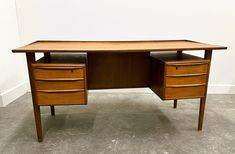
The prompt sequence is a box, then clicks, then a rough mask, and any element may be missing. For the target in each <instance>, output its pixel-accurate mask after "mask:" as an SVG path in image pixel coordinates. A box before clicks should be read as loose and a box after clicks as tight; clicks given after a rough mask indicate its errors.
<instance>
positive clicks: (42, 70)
mask: <svg viewBox="0 0 235 154" xmlns="http://www.w3.org/2000/svg"><path fill="white" fill-rule="evenodd" d="M33 73H34V77H35V79H56V78H64V79H66V78H83V77H84V67H60V66H57V67H35V68H34V69H33Z"/></svg>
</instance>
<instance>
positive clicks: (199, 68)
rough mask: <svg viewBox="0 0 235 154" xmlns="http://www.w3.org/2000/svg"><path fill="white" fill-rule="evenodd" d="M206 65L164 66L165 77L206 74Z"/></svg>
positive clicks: (180, 64) (181, 64)
mask: <svg viewBox="0 0 235 154" xmlns="http://www.w3.org/2000/svg"><path fill="white" fill-rule="evenodd" d="M207 72H208V64H207V63H185V64H183V63H179V64H177V63H176V64H166V76H171V75H173V76H174V75H182V74H199V73H207Z"/></svg>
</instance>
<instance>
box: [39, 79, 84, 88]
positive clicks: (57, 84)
mask: <svg viewBox="0 0 235 154" xmlns="http://www.w3.org/2000/svg"><path fill="white" fill-rule="evenodd" d="M35 88H36V90H73V89H85V81H84V80H75V81H40V80H38V81H35Z"/></svg>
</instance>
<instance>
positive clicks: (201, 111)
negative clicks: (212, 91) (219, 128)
mask: <svg viewBox="0 0 235 154" xmlns="http://www.w3.org/2000/svg"><path fill="white" fill-rule="evenodd" d="M205 105H206V98H205V97H204V98H200V109H199V118H198V130H199V131H200V130H202V125H203V119H204V111H205Z"/></svg>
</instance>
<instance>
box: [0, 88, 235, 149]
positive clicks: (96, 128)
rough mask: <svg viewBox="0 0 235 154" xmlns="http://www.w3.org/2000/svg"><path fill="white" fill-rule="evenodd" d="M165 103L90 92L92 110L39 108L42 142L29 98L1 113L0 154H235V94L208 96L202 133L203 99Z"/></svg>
mask: <svg viewBox="0 0 235 154" xmlns="http://www.w3.org/2000/svg"><path fill="white" fill-rule="evenodd" d="M172 105H173V103H172V101H165V102H163V101H161V100H160V99H159V98H158V97H157V96H156V95H154V94H152V93H142V92H141V91H140V92H133V93H126V92H125V91H124V92H122V91H120V92H118V93H112V92H106V93H102V92H98V93H96V92H91V93H90V95H89V105H86V106H59V107H56V116H55V117H52V116H50V108H49V107H41V110H42V111H41V112H42V123H43V129H44V141H43V142H42V143H38V142H37V140H36V132H35V125H34V116H33V110H32V101H31V95H30V93H27V94H25V95H24V96H22V97H20V98H19V99H17V100H16V101H14V103H11V104H10V105H8V106H7V107H2V108H0V153H1V154H4V153H7V154H8V153H10V154H11V153H26V154H27V153H29V154H36V153H56V154H57V153H61V154H65V153H66V154H67V153H84V154H86V153H88V154H93V153H94V154H96V153H97V154H98V153H100V154H101V153H106V154H113V153H117V154H122V153H125V154H126V153H127V154H139V153H140V154H148V153H149V154H155V153H162V154H171V153H176V154H177V153H190V154H191V153H195V154H198V153H205V154H209V153H212V154H217V153H222V154H229V153H235V95H208V99H207V105H206V112H205V123H204V129H203V131H201V132H198V131H197V120H198V107H199V100H198V99H195V100H182V101H179V104H178V108H177V109H173V108H172Z"/></svg>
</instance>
